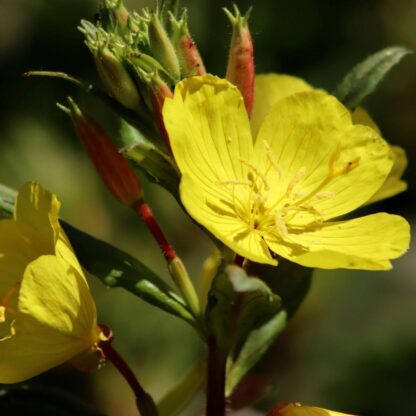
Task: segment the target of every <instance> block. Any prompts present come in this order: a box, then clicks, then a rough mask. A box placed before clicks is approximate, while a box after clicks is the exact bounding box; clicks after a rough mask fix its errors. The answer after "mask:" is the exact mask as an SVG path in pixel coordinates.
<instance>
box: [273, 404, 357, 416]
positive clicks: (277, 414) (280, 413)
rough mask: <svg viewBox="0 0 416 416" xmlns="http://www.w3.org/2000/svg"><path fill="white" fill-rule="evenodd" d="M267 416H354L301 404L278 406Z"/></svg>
mask: <svg viewBox="0 0 416 416" xmlns="http://www.w3.org/2000/svg"><path fill="white" fill-rule="evenodd" d="M267 416H353V415H347V414H346V413H339V412H334V411H333V410H327V409H322V408H320V407H310V406H302V405H301V404H299V403H285V404H278V405H276V406H275V407H274V408H273V409H272V410H271V411H270V412H269V413H268V414H267Z"/></svg>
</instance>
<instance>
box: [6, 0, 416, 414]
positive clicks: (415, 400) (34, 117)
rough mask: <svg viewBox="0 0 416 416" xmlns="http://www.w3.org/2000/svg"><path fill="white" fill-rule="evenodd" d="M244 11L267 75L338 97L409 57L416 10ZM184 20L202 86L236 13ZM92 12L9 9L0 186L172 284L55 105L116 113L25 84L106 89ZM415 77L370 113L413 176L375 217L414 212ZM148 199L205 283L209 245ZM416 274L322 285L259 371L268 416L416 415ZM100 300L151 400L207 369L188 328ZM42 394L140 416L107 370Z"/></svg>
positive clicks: (12, 0) (65, 371) (330, 275)
mask: <svg viewBox="0 0 416 416" xmlns="http://www.w3.org/2000/svg"><path fill="white" fill-rule="evenodd" d="M236 2H237V4H238V5H239V7H240V8H241V9H242V10H244V9H245V8H247V7H248V6H249V5H251V4H252V3H254V6H255V7H254V12H253V15H252V18H251V28H252V33H253V38H254V42H255V54H256V64H257V70H258V72H272V71H274V72H277V71H278V72H285V73H291V74H294V75H298V76H301V77H304V78H305V79H306V80H308V81H309V82H310V83H312V84H314V85H316V86H319V87H323V88H326V89H328V90H332V89H333V88H334V87H335V85H336V84H337V82H338V81H340V80H341V79H342V78H343V76H344V75H345V74H346V73H347V72H348V71H349V69H350V68H351V67H352V66H353V65H355V64H356V63H357V62H359V61H361V60H363V59H364V58H365V57H366V56H367V55H369V54H370V53H373V52H375V51H377V50H379V49H382V48H384V47H386V46H389V45H396V44H401V45H404V46H407V47H409V48H412V49H414V50H416V31H415V30H414V22H415V21H416V1H415V0H400V1H399V2H397V1H394V0H366V1H361V0H351V1H349V2H333V1H330V0H321V1H316V0H292V1H288V0H282V1H278V2H270V1H269V0H256V1H255V2H253V1H252V0H251V1H247V0H241V1H238V0H237V1H236ZM127 3H129V4H130V5H131V6H137V5H139V6H142V5H151V4H153V2H151V1H143V0H140V1H139V0H132V1H130V2H127ZM184 4H186V5H187V6H189V11H190V15H191V20H190V22H191V24H190V26H191V31H192V32H193V34H194V37H195V40H196V41H197V43H198V45H199V48H200V50H201V52H202V55H203V57H204V59H205V64H206V66H207V68H208V70H209V71H210V72H213V73H216V74H219V75H222V74H224V72H225V65H226V57H227V45H228V42H229V37H230V32H231V28H230V25H229V23H228V22H227V19H226V18H225V17H224V15H223V13H222V11H221V7H222V6H229V5H230V2H229V1H226V0H223V1H217V0H210V1H203V0H193V1H191V0H188V1H186V2H184ZM95 10H96V3H95V0H55V1H54V2H50V1H47V0H0V108H1V112H0V182H2V183H5V184H6V185H9V186H11V187H15V188H17V187H19V186H20V185H21V184H22V183H23V182H24V181H26V180H29V179H35V180H39V181H40V182H41V183H42V184H43V185H44V186H45V187H46V188H48V189H49V190H51V191H53V192H55V193H56V194H58V196H59V198H60V199H61V201H62V202H63V216H64V218H65V219H66V220H68V221H69V222H71V223H73V224H74V225H76V226H77V227H79V228H81V229H84V230H85V231H88V232H90V233H91V234H93V235H95V236H97V237H99V238H102V239H104V240H106V241H109V242H112V243H113V244H114V245H116V246H118V247H120V248H121V249H123V250H126V251H128V252H130V253H131V254H133V255H135V254H137V255H138V256H139V257H140V259H145V262H146V264H147V265H148V266H149V267H151V268H152V269H154V270H155V272H157V273H160V274H161V275H163V276H165V277H166V271H165V270H164V262H163V259H162V257H161V256H159V254H158V251H157V250H156V246H155V244H154V242H153V241H152V240H151V239H150V237H149V235H148V234H147V232H146V230H145V229H144V227H143V226H142V225H141V224H140V222H139V221H138V220H137V218H135V217H134V215H133V214H130V213H129V212H127V211H126V210H125V209H123V207H120V206H118V204H117V203H116V202H114V201H113V200H112V198H111V197H110V196H109V195H108V194H107V192H106V190H105V189H104V187H103V186H102V185H101V183H100V181H99V179H98V178H97V177H96V175H95V173H94V171H93V169H92V167H91V166H90V164H89V163H88V160H87V159H86V157H85V156H84V154H83V153H82V152H81V149H80V146H79V144H78V143H77V141H76V139H75V136H74V133H73V131H72V126H71V125H70V123H69V122H68V120H67V118H66V116H65V115H64V114H61V112H59V111H57V110H56V107H55V103H56V102H58V101H60V102H62V101H64V99H65V97H66V96H67V95H69V94H71V95H73V96H75V97H76V98H80V99H81V100H84V101H85V103H87V104H88V105H89V108H90V109H91V111H92V113H93V114H94V115H95V116H96V117H98V118H101V119H102V120H105V123H104V124H105V125H106V127H107V128H109V131H111V129H114V126H113V125H112V119H111V117H109V114H108V110H107V109H105V108H103V107H102V106H101V105H99V104H98V103H96V102H95V101H94V100H93V99H90V98H86V97H84V96H81V97H79V96H77V94H78V91H76V90H75V88H74V87H72V86H71V85H69V84H66V83H63V82H60V81H59V80H51V79H49V80H47V79H39V78H36V79H24V78H23V77H22V76H21V74H22V73H24V72H25V71H27V70H30V69H43V70H58V71H59V70H63V71H66V72H68V73H70V74H74V75H76V76H79V77H80V78H82V79H85V80H88V81H93V82H96V83H98V80H97V76H96V74H95V72H94V65H93V61H92V58H91V56H90V54H89V52H88V50H87V48H86V47H85V46H84V45H83V43H82V35H81V34H80V33H79V32H78V31H77V29H76V27H77V25H78V23H79V21H80V19H81V18H90V19H92V18H93V15H94V12H95ZM415 73H416V59H415V57H414V56H412V57H410V58H407V59H406V60H404V62H403V63H402V64H401V65H399V66H398V67H397V68H396V69H395V70H394V71H393V72H392V73H391V74H390V75H389V76H388V77H387V78H386V80H385V81H384V82H383V84H382V85H381V87H380V88H379V89H378V91H377V92H376V93H375V94H373V95H372V96H371V97H369V98H368V99H367V100H366V101H365V106H366V107H367V108H368V109H369V110H370V112H371V114H372V115H373V117H374V119H375V120H376V121H377V123H378V124H379V126H380V127H381V129H382V131H383V134H384V136H385V137H386V138H387V139H388V140H389V141H390V142H391V143H393V144H398V145H400V146H403V147H405V148H406V149H407V152H408V155H409V160H410V163H409V166H410V167H409V168H408V171H407V173H406V179H407V180H408V182H409V185H410V190H409V192H407V193H406V194H403V195H399V196H397V197H396V198H394V199H392V200H390V201H386V202H383V203H380V204H378V205H377V206H376V208H378V209H379V210H386V211H390V212H396V213H401V214H404V215H405V216H407V217H408V218H409V216H411V215H413V213H414V209H415V207H414V205H412V200H415V199H416V198H415V196H416V195H415V193H416V187H415V183H416V181H415V179H416V178H415V176H416V170H415V166H416V164H415V154H416V152H415V150H416V141H415V140H414V135H415V132H416V128H415V121H414V120H415V118H414V113H415V98H414V97H415V92H416V78H415V76H414V74H415ZM146 190H147V193H148V199H149V203H150V204H151V205H152V206H153V207H154V211H155V214H156V216H157V217H158V218H159V220H160V222H161V224H162V225H163V226H164V228H165V229H166V233H167V234H168V236H169V237H170V238H171V239H172V241H173V243H174V244H175V246H176V247H177V250H178V252H179V253H180V254H181V256H183V258H184V260H185V262H186V263H187V265H189V269H190V272H191V273H192V275H193V276H194V277H195V279H198V275H199V268H200V264H201V261H202V259H203V258H204V257H205V256H206V255H208V253H209V251H210V247H209V245H208V242H207V241H206V239H205V238H204V236H203V234H202V233H201V231H200V230H199V229H198V228H197V227H195V226H194V225H193V224H192V223H191V222H190V221H189V220H188V219H187V218H186V216H185V215H184V214H183V213H182V212H181V211H180V210H179V209H178V208H177V206H176V204H175V201H174V200H173V198H171V197H170V196H169V195H168V194H167V193H166V192H165V191H163V190H161V189H159V188H157V187H155V186H152V185H151V184H148V183H146ZM183 236H186V238H183ZM190 236H192V238H190ZM415 262H416V260H415V256H414V254H413V253H412V252H410V253H409V254H408V255H407V256H405V257H404V258H403V259H400V260H399V261H396V262H395V263H394V266H395V268H394V269H393V271H392V272H390V273H387V274H385V273H377V274H372V273H364V272H348V271H335V272H318V273H316V278H315V279H314V282H313V285H312V291H311V293H310V295H309V296H308V298H307V301H306V302H305V304H304V305H303V306H302V307H301V309H300V311H299V312H298V313H297V315H296V316H295V318H294V320H293V322H292V323H291V324H290V325H289V327H288V330H287V331H286V332H285V333H284V334H283V336H282V337H281V338H280V342H279V343H278V345H276V346H275V347H273V349H272V350H271V351H270V352H269V353H268V354H267V357H266V359H265V360H263V362H261V363H260V364H259V365H258V366H257V368H256V372H259V373H269V374H270V375H271V377H272V378H273V381H274V386H275V388H274V389H273V391H272V392H271V393H270V395H269V397H268V398H265V399H264V401H263V402H262V403H260V405H263V406H267V404H268V403H272V402H276V401H279V400H288V401H290V400H293V401H303V402H305V403H308V404H311V405H313V404H315V405H320V406H323V407H328V408H334V409H340V410H344V411H348V412H349V413H357V414H362V415H365V416H387V415H392V414H396V415H399V414H400V415H411V414H416V396H415V394H414V391H415V382H414V373H415V371H416V354H415V351H416V332H415V330H414V319H413V317H414V316H415V312H416V310H415V309H416V308H415V303H414V299H415V294H416V281H415V280H414V278H413V275H414V269H415ZM93 290H94V294H95V296H96V299H97V303H98V308H99V314H100V319H101V321H102V322H105V323H108V324H109V325H110V326H112V327H113V329H114V332H115V334H116V340H115V342H116V346H117V347H118V348H119V350H120V352H121V353H122V354H124V355H125V356H126V357H127V359H128V360H130V361H131V362H132V363H133V367H134V369H135V370H136V371H137V374H138V375H139V377H140V378H141V379H142V380H143V384H144V385H145V386H146V387H147V388H148V390H149V391H151V392H152V393H154V394H155V396H156V397H160V396H162V395H163V393H164V392H165V391H166V389H167V388H169V387H170V386H172V385H173V384H174V382H175V380H177V379H179V378H182V376H183V375H184V374H185V373H186V372H187V371H188V370H189V369H190V368H191V367H192V366H193V364H195V363H196V362H197V361H198V360H199V359H200V358H201V357H202V356H203V351H202V345H201V344H200V343H199V342H198V340H195V337H194V334H193V333H192V330H191V329H190V328H188V327H187V326H186V324H184V323H182V322H180V321H179V320H176V319H175V318H172V317H170V316H168V315H167V314H164V313H163V312H160V311H157V310H155V309H153V308H151V307H150V306H147V305H145V304H144V303H143V302H140V301H139V300H138V299H136V298H134V297H133V296H132V295H130V294H129V293H127V292H125V291H123V290H121V289H106V288H104V287H103V286H102V285H100V284H99V283H96V282H93ZM33 383H40V384H45V385H54V386H63V387H64V388H65V389H66V390H67V391H70V392H73V393H75V394H77V395H78V396H79V397H85V399H86V401H88V402H90V403H95V404H97V406H98V407H99V409H101V410H102V411H104V412H105V413H108V414H114V415H117V416H128V415H133V414H135V408H134V399H133V397H132V395H131V392H130V391H129V389H128V387H127V386H126V385H125V383H124V381H123V380H121V378H119V376H118V374H116V372H115V370H114V369H113V368H111V367H110V366H108V367H107V368H105V369H103V370H101V371H98V372H95V373H93V374H91V375H82V374H78V373H75V372H73V371H72V370H71V369H69V368H66V367H63V368H60V369H58V370H55V371H53V372H51V373H49V374H45V375H43V376H40V377H39V378H37V379H36V380H34V381H33ZM200 399H201V398H200ZM201 403H202V402H201V400H198V399H197V400H195V401H194V403H193V406H191V408H190V409H189V410H188V412H184V415H185V414H186V415H188V414H189V415H191V414H195V411H196V410H199V409H201ZM192 409H193V411H194V413H192ZM0 413H2V412H1V409H0Z"/></svg>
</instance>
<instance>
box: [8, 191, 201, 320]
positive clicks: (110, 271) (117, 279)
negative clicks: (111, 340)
mask: <svg viewBox="0 0 416 416" xmlns="http://www.w3.org/2000/svg"><path fill="white" fill-rule="evenodd" d="M15 197H16V192H14V191H12V190H10V189H9V188H7V187H5V186H2V185H0V208H1V209H2V211H3V213H5V214H6V215H8V216H9V217H10V216H12V214H13V207H14V199H15ZM61 225H62V227H63V228H64V230H65V232H66V234H67V235H68V238H69V240H70V241H71V244H72V246H73V248H74V250H75V253H76V255H77V257H78V260H79V262H80V264H81V265H82V266H83V267H84V269H85V270H86V271H87V272H88V273H90V274H92V275H94V276H96V277H97V278H98V279H99V280H101V282H102V283H104V284H105V285H106V286H108V287H122V288H124V289H126V290H127V291H129V292H131V293H133V294H134V295H136V296H138V297H139V298H141V299H142V300H144V301H146V302H148V303H150V304H152V305H153V306H156V307H158V308H160V309H162V310H164V311H166V312H168V313H170V314H171V315H174V316H177V317H179V318H182V319H183V320H185V321H187V322H188V323H190V324H191V325H195V320H194V318H193V316H192V314H191V313H190V312H189V311H188V309H187V308H186V306H185V302H184V301H183V299H182V298H181V297H180V296H178V295H177V294H176V293H175V292H174V291H173V290H172V289H171V288H170V287H169V285H168V284H166V283H165V282H164V281H163V280H162V279H161V278H159V277H158V276H157V275H156V274H155V273H153V272H152V271H151V270H150V269H149V268H148V267H147V266H145V265H144V264H143V263H141V262H140V261H139V260H137V259H136V258H134V257H133V256H131V255H129V254H127V253H125V252H124V251H122V250H119V249H118V248H116V247H114V246H112V245H111V244H108V243H106V242H104V241H101V240H98V239H97V238H95V237H93V236H91V235H89V234H87V233H85V232H83V231H80V230H78V229H77V228H75V227H73V226H72V225H70V224H68V223H66V222H64V221H61Z"/></svg>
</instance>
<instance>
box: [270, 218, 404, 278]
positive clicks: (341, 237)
mask: <svg viewBox="0 0 416 416" xmlns="http://www.w3.org/2000/svg"><path fill="white" fill-rule="evenodd" d="M409 241H410V227H409V224H408V223H407V221H406V220H405V219H404V218H402V217H400V216H397V215H389V214H385V213H378V214H373V215H368V216H365V217H360V218H356V219H353V220H347V221H341V222H332V223H324V224H322V225H321V226H320V227H318V226H316V227H314V228H312V227H310V228H305V229H303V230H299V231H298V232H297V233H295V232H293V233H291V234H290V241H288V242H286V243H284V242H282V241H277V239H272V238H268V239H267V244H268V245H269V247H270V248H271V250H273V251H274V252H276V253H277V254H279V255H281V256H282V257H285V258H287V259H288V260H291V261H293V262H295V263H298V264H301V265H303V266H307V267H317V268H321V269H336V268H345V269H362V270H388V269H390V268H391V265H390V260H391V259H395V258H397V257H399V256H401V255H402V254H403V253H404V252H405V251H406V250H407V249H408V247H409Z"/></svg>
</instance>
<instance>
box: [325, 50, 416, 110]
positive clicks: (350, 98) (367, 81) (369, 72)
mask: <svg viewBox="0 0 416 416" xmlns="http://www.w3.org/2000/svg"><path fill="white" fill-rule="evenodd" d="M409 53H412V51H411V50H410V49H408V48H405V47H403V46H391V47H388V48H385V49H382V50H381V51H379V52H376V53H375V54H373V55H370V56H369V57H368V58H367V59H365V60H364V61H363V62H361V63H359V64H358V65H357V66H355V67H354V68H353V69H352V70H351V71H350V72H349V73H348V74H347V75H346V76H345V78H344V79H343V80H342V81H341V82H340V84H339V85H338V86H337V87H336V89H335V91H334V92H333V95H335V96H336V97H337V98H338V99H339V100H340V101H341V102H342V103H343V104H344V105H345V106H346V107H348V108H349V109H350V110H354V109H355V108H357V107H358V106H359V105H360V103H361V101H362V100H363V99H364V98H365V97H366V96H367V95H369V94H371V93H372V92H373V91H375V89H376V88H377V86H378V84H379V83H380V82H381V81H382V80H383V78H384V77H385V76H386V75H387V73H388V72H389V71H390V70H391V69H392V68H393V67H394V66H395V65H397V64H398V63H399V62H400V61H401V59H402V58H403V57H404V56H406V55H408V54H409Z"/></svg>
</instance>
